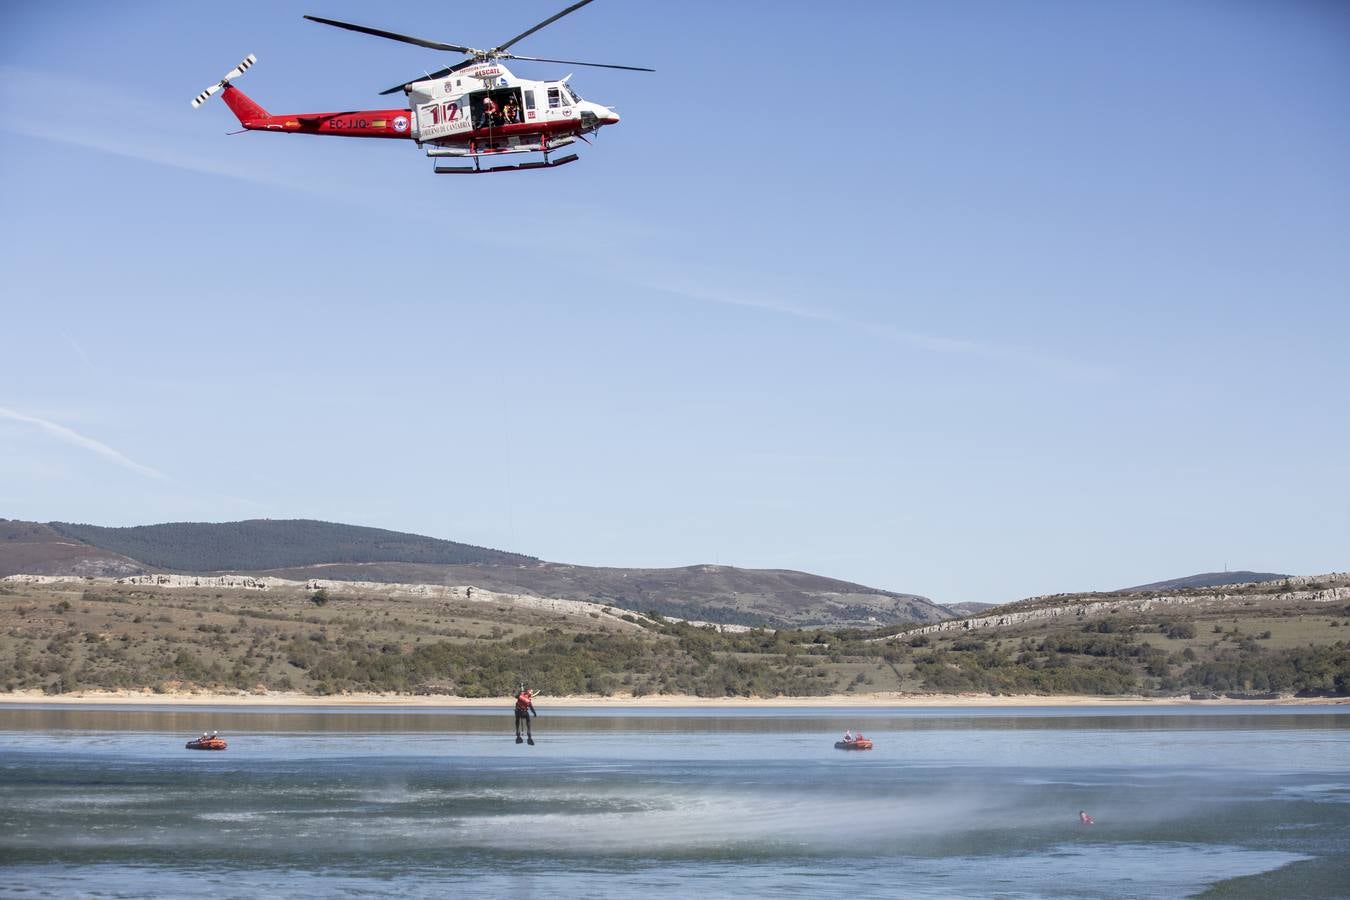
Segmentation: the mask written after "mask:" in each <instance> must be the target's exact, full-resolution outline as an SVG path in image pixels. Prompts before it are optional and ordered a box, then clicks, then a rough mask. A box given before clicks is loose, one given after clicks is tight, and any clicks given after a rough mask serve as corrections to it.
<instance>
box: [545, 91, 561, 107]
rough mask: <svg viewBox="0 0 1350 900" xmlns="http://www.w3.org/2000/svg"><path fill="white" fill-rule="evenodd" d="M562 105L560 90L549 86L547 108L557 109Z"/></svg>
mask: <svg viewBox="0 0 1350 900" xmlns="http://www.w3.org/2000/svg"><path fill="white" fill-rule="evenodd" d="M560 106H562V91H561V90H559V89H558V88H555V87H551V88H549V89H548V108H549V109H557V108H558V107H560Z"/></svg>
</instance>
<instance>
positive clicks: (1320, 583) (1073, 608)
mask: <svg viewBox="0 0 1350 900" xmlns="http://www.w3.org/2000/svg"><path fill="white" fill-rule="evenodd" d="M1241 588H1249V590H1241ZM1250 589H1255V590H1250ZM1253 597H1260V598H1261V600H1262V601H1263V602H1264V603H1267V604H1272V605H1284V604H1290V605H1292V604H1300V603H1350V573H1335V574H1331V575H1303V576H1298V577H1295V578H1289V579H1286V580H1285V581H1280V582H1264V583H1252V584H1248V585H1225V586H1224V588H1223V590H1221V591H1220V590H1191V591H1188V592H1186V593H1184V594H1160V595H1150V596H1138V595H1129V596H1126V597H1118V598H1111V599H1088V598H1086V597H1084V596H1083V595H1081V594H1068V595H1065V594H1056V595H1052V596H1047V597H1032V598H1030V599H1028V600H1021V601H1018V602H1017V603H1014V604H1009V605H1008V606H1004V607H1000V608H999V610H998V611H997V612H996V613H994V614H991V615H987V616H972V617H968V618H964V619H951V620H949V621H946V622H939V623H938V624H936V625H925V626H923V627H920V628H912V629H910V630H908V631H905V632H902V633H900V634H892V635H887V636H886V637H882V638H873V640H893V639H899V640H909V639H911V638H916V637H919V636H921V635H929V634H942V633H944V632H971V631H992V630H998V629H1000V628H1014V627H1016V626H1018V625H1023V624H1026V623H1028V622H1038V621H1044V620H1047V619H1085V618H1090V617H1094V616H1109V615H1116V614H1119V613H1140V612H1148V611H1149V610H1157V609H1161V608H1167V607H1196V606H1219V605H1223V604H1230V603H1233V602H1240V601H1243V600H1250V599H1252V598H1253Z"/></svg>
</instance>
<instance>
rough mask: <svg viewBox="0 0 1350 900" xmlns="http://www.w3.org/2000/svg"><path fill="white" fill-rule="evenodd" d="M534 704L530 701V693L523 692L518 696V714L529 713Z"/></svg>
mask: <svg viewBox="0 0 1350 900" xmlns="http://www.w3.org/2000/svg"><path fill="white" fill-rule="evenodd" d="M533 705H534V703H533V701H532V700H531V699H530V692H529V691H521V692H520V693H519V694H516V712H529V711H530V707H531V706H533Z"/></svg>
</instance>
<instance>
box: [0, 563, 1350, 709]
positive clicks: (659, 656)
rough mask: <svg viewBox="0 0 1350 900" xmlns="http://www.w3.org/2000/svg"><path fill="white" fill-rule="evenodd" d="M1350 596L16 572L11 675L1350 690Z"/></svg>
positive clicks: (78, 684)
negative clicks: (1038, 605)
mask: <svg viewBox="0 0 1350 900" xmlns="http://www.w3.org/2000/svg"><path fill="white" fill-rule="evenodd" d="M1347 614H1350V607H1343V606H1334V607H1333V606H1331V605H1329V604H1322V605H1320V606H1319V605H1315V604H1309V605H1305V606H1297V605H1295V606H1286V607H1270V606H1265V607H1263V606H1261V605H1259V604H1254V603H1253V602H1251V601H1246V600H1243V601H1241V602H1236V603H1235V604H1234V605H1232V606H1230V607H1227V608H1216V609H1207V610H1205V611H1203V614H1201V615H1192V614H1191V613H1189V612H1188V613H1187V615H1181V614H1178V613H1176V612H1175V611H1170V612H1168V613H1167V615H1166V617H1165V618H1154V619H1152V620H1150V619H1148V618H1145V617H1143V616H1141V615H1134V616H1128V615H1125V616H1110V617H1103V618H1096V619H1093V618H1087V619H1085V620H1082V621H1080V622H1078V623H1075V624H1068V623H1065V622H1064V621H1063V620H1047V621H1044V622H1042V623H1041V624H1039V625H1032V626H1019V627H1017V628H1009V629H1005V630H999V631H991V632H986V633H978V634H977V633H973V632H964V631H956V630H954V631H951V632H937V633H934V634H931V635H924V636H915V637H913V638H911V639H906V638H904V637H903V636H898V637H893V638H889V639H886V638H878V637H877V635H876V632H874V631H870V630H865V629H845V630H837V629H835V630H826V629H815V630H802V629H780V630H765V629H758V630H752V631H748V632H743V633H739V634H721V633H719V632H717V631H715V630H713V629H711V628H695V627H693V626H691V625H689V624H687V623H682V622H676V621H673V620H670V619H666V618H664V617H662V616H660V615H659V614H656V613H655V611H653V612H652V613H651V614H648V615H645V616H639V615H637V614H635V613H630V612H626V611H624V610H622V609H621V608H617V607H613V608H609V609H606V610H604V612H603V613H602V612H594V611H593V612H591V613H588V614H581V615H564V614H562V613H558V612H552V611H545V610H541V609H535V608H532V607H529V606H528V605H524V606H516V605H512V604H510V603H508V602H506V601H502V602H501V603H491V602H488V603H483V602H468V601H467V600H465V599H462V598H460V599H456V598H453V597H438V598H431V597H427V596H423V595H414V594H409V593H400V592H398V591H395V590H389V591H384V592H376V593H371V594H362V595H355V594H353V593H352V592H350V591H323V592H319V591H306V590H303V589H301V588H299V587H296V588H293V589H283V590H269V591H265V592H264V591H247V590H216V589H212V588H183V589H170V588H150V587H144V586H128V585H113V584H108V583H106V582H105V583H102V584H99V585H86V584H84V583H81V582H65V583H59V584H53V585H28V584H13V585H6V586H5V590H4V591H0V621H3V622H5V623H6V625H5V630H4V632H3V634H0V689H3V690H7V691H13V690H20V689H28V690H43V691H46V692H48V693H64V692H69V691H73V690H79V689H82V688H107V689H118V688H126V689H149V690H155V691H161V692H164V691H176V690H192V689H196V688H201V689H212V690H235V691H245V692H259V691H263V690H271V691H276V690H294V691H299V692H303V693H311V694H340V693H347V692H369V691H378V692H397V693H406V694H417V693H438V694H454V695H459V696H466V697H486V696H505V695H508V694H509V693H510V692H511V689H512V688H513V687H514V686H515V684H516V683H517V682H518V681H519V680H522V679H523V680H526V681H528V682H529V683H530V684H532V685H534V686H536V687H537V688H540V689H542V690H544V691H545V692H547V693H549V694H553V695H563V694H596V695H610V694H615V693H625V694H633V695H636V696H643V695H648V694H671V693H678V694H692V695H697V696H704V697H724V696H751V695H755V696H792V697H805V696H827V695H831V694H848V693H858V692H872V691H904V692H916V693H918V692H934V693H962V692H970V693H980V694H1014V693H1015V694H1047V695H1050V694H1082V695H1095V696H1119V695H1125V694H1131V695H1134V694H1143V695H1177V694H1183V695H1184V694H1186V693H1188V692H1201V693H1205V694H1208V693H1234V692H1236V693H1242V694H1266V693H1282V694H1304V695H1315V696H1327V695H1350V641H1347V640H1346V639H1345V638H1344V637H1341V636H1342V635H1346V632H1345V630H1344V629H1343V627H1342V621H1343V620H1344V619H1345V617H1346V616H1347ZM1338 637H1340V638H1341V639H1340V640H1337V638H1338Z"/></svg>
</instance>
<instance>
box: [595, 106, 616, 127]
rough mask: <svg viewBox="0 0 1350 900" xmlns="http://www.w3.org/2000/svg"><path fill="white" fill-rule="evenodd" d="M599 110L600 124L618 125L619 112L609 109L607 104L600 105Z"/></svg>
mask: <svg viewBox="0 0 1350 900" xmlns="http://www.w3.org/2000/svg"><path fill="white" fill-rule="evenodd" d="M599 112H600V124H601V125H618V124H619V114H618V113H616V112H615V111H614V110H612V109H610V108H609V107H607V106H602V107H600V110H599Z"/></svg>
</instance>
